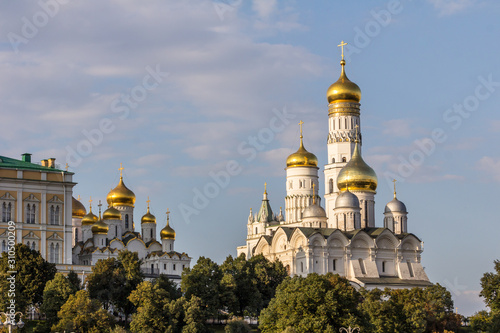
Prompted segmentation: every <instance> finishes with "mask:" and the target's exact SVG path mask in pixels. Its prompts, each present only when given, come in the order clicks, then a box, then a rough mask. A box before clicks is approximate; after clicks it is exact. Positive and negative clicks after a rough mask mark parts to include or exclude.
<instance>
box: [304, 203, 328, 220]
mask: <svg viewBox="0 0 500 333" xmlns="http://www.w3.org/2000/svg"><path fill="white" fill-rule="evenodd" d="M308 217H326V212H325V210H324V209H323V207H321V206H319V205H316V204H312V205H310V206H308V207H307V208H306V209H304V211H303V212H302V219H305V218H308Z"/></svg>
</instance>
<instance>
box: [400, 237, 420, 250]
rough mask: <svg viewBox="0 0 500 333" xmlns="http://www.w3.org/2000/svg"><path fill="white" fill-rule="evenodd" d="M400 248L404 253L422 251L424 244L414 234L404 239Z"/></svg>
mask: <svg viewBox="0 0 500 333" xmlns="http://www.w3.org/2000/svg"><path fill="white" fill-rule="evenodd" d="M400 247H401V249H402V250H404V251H422V242H421V241H420V239H418V238H417V237H415V236H414V235H413V234H409V235H407V236H406V237H405V238H403V240H402V241H401V246H400Z"/></svg>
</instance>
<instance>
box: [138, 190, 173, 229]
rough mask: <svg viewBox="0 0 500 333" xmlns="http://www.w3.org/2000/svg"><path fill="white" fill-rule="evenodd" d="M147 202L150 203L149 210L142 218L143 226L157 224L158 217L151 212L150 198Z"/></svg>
mask: <svg viewBox="0 0 500 333" xmlns="http://www.w3.org/2000/svg"><path fill="white" fill-rule="evenodd" d="M147 202H148V210H147V212H146V214H144V216H143V217H142V218H141V224H143V223H156V217H155V216H154V215H153V214H151V213H150V212H149V202H150V201H149V198H148V201H147ZM174 237H175V233H174Z"/></svg>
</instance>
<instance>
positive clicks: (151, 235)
mask: <svg viewBox="0 0 500 333" xmlns="http://www.w3.org/2000/svg"><path fill="white" fill-rule="evenodd" d="M150 231H151V232H150V237H151V238H153V229H151V230H150Z"/></svg>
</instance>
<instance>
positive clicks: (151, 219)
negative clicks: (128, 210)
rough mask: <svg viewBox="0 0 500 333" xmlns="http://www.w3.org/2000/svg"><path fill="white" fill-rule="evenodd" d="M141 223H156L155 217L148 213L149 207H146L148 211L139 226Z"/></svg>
mask: <svg viewBox="0 0 500 333" xmlns="http://www.w3.org/2000/svg"><path fill="white" fill-rule="evenodd" d="M143 223H156V217H155V216H154V215H153V214H151V213H150V212H149V206H148V211H147V212H146V214H144V216H143V217H142V218H141V224H143Z"/></svg>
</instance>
